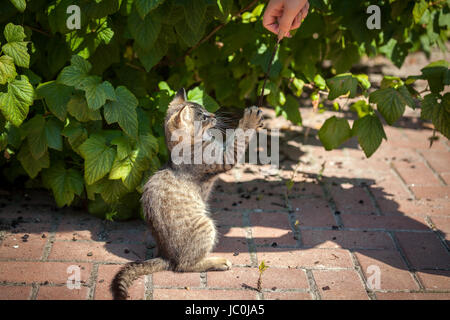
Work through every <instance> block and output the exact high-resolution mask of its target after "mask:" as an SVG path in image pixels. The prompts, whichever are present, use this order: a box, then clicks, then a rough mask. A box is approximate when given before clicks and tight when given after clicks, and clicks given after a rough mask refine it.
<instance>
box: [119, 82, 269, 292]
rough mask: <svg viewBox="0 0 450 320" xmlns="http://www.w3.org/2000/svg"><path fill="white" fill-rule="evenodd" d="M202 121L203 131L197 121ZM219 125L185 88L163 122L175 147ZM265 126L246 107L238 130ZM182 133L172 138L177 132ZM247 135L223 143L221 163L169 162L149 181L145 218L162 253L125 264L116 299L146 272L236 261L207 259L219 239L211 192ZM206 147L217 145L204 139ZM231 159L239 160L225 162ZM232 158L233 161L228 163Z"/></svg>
mask: <svg viewBox="0 0 450 320" xmlns="http://www.w3.org/2000/svg"><path fill="white" fill-rule="evenodd" d="M195 121H197V123H198V122H200V123H201V128H200V130H195V129H194V122H195ZM216 125H217V119H216V117H215V115H214V114H212V113H210V112H208V111H206V110H205V109H204V108H203V107H202V106H200V105H198V104H196V103H194V102H189V101H187V99H186V93H185V91H184V89H182V90H180V91H179V92H178V93H177V94H176V96H175V98H174V99H173V101H172V102H171V103H170V105H169V108H168V110H167V114H166V118H165V122H164V126H165V135H166V144H167V147H168V149H169V151H172V149H173V148H174V146H175V145H176V144H177V143H188V144H191V145H194V143H195V141H198V140H195V138H196V136H197V135H202V136H204V135H205V134H207V133H208V130H210V129H212V128H214V127H215V126H216ZM261 125H262V113H261V110H259V109H258V108H257V107H251V108H247V109H246V110H245V112H244V116H243V118H242V119H241V120H240V122H239V126H238V128H240V129H243V130H244V131H245V130H247V129H256V128H258V127H260V126H261ZM180 130H181V132H182V133H183V134H182V136H181V137H180V138H179V140H178V141H172V140H173V139H172V135H173V134H174V132H176V131H177V132H178V133H179V132H180ZM196 131H200V132H196ZM250 139H251V136H247V138H246V139H237V138H236V137H233V139H232V140H231V144H233V148H230V147H227V146H229V144H228V143H230V141H228V143H226V144H225V145H221V148H222V150H223V161H222V164H220V163H214V164H204V163H201V164H183V163H182V164H179V165H176V164H174V163H173V162H172V161H170V160H169V164H168V165H166V167H165V168H163V169H161V170H159V171H158V172H156V173H155V174H154V175H153V176H152V177H151V178H150V179H149V180H148V182H147V183H146V184H145V187H144V192H143V194H142V198H141V202H142V206H143V211H144V216H145V219H146V221H147V223H148V225H149V227H150V229H151V232H152V235H153V237H154V239H155V241H156V244H157V248H158V257H156V258H154V259H150V260H146V261H142V262H139V261H137V262H131V263H128V264H126V265H125V266H124V267H123V268H122V269H121V270H120V271H119V272H118V273H117V275H116V276H115V278H114V280H113V282H112V285H111V290H112V293H113V296H114V299H121V300H123V299H126V298H127V291H128V288H129V286H130V285H131V284H132V283H133V281H134V280H136V279H137V278H139V277H140V276H142V275H145V274H151V273H153V272H157V271H162V270H172V271H175V272H203V271H208V270H228V269H230V268H231V262H230V261H229V260H227V259H225V258H220V257H207V255H208V254H209V253H210V252H211V251H212V249H213V247H214V245H215V243H216V240H217V238H216V227H215V224H214V221H213V220H212V219H211V218H210V217H209V212H208V204H207V200H208V196H209V194H210V191H211V189H212V187H213V184H214V181H215V180H216V178H217V176H218V174H219V173H221V172H225V171H227V170H230V169H231V168H232V167H233V166H234V164H235V163H237V162H238V160H240V159H237V157H238V154H239V153H238V152H237V150H239V149H241V150H242V148H244V150H245V148H246V147H247V145H248V142H249V140H250ZM200 143H202V145H203V146H205V145H207V144H209V143H218V142H215V141H211V140H208V139H206V141H205V139H203V140H202V141H201V142H200ZM226 157H228V159H229V158H230V157H231V158H233V159H234V162H233V163H234V164H229V163H227V162H226V161H225V159H226ZM228 162H229V161H228Z"/></svg>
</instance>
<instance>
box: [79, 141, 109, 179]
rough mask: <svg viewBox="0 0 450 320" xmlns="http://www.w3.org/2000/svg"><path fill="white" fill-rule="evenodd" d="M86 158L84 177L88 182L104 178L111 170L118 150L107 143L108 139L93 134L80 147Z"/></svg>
mask: <svg viewBox="0 0 450 320" xmlns="http://www.w3.org/2000/svg"><path fill="white" fill-rule="evenodd" d="M79 150H80V153H81V155H82V157H83V158H84V160H85V162H84V178H85V180H86V183H87V184H93V183H94V182H96V181H98V180H100V179H101V178H103V177H104V176H105V175H106V174H107V173H108V172H109V171H110V170H111V167H112V164H113V161H114V159H115V157H116V150H115V149H114V148H111V147H109V146H107V145H106V139H105V138H104V137H102V136H100V135H92V136H91V137H89V138H88V139H87V140H86V141H85V142H84V143H83V144H82V145H81V146H80V147H79Z"/></svg>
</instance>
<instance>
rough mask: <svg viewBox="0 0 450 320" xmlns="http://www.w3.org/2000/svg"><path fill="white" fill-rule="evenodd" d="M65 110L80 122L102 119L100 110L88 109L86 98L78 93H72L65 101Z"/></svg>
mask: <svg viewBox="0 0 450 320" xmlns="http://www.w3.org/2000/svg"><path fill="white" fill-rule="evenodd" d="M67 111H68V112H69V113H70V114H71V115H72V116H74V117H75V119H77V120H78V121H80V122H87V121H90V120H102V115H101V114H100V110H92V109H90V108H89V107H88V105H87V101H86V99H85V98H84V97H83V96H80V95H78V94H75V95H73V96H72V97H71V98H70V100H69V102H67Z"/></svg>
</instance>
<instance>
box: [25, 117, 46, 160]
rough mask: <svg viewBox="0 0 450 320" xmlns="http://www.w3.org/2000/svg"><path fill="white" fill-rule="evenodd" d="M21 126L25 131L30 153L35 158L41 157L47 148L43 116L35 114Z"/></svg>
mask: <svg viewBox="0 0 450 320" xmlns="http://www.w3.org/2000/svg"><path fill="white" fill-rule="evenodd" d="M22 128H23V130H24V132H25V133H26V136H27V142H28V146H29V149H30V153H31V155H32V156H33V158H34V159H36V160H37V159H39V158H41V157H42V155H43V154H44V153H45V152H47V148H48V144H47V137H46V134H45V119H44V117H42V115H40V114H37V115H35V116H34V117H33V118H31V119H30V120H28V121H27V122H26V123H24V124H23V126H22Z"/></svg>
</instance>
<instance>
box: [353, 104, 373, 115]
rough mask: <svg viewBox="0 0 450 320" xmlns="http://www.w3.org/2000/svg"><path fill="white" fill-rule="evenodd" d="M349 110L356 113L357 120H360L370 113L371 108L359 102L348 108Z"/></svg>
mask: <svg viewBox="0 0 450 320" xmlns="http://www.w3.org/2000/svg"><path fill="white" fill-rule="evenodd" d="M350 109H351V110H353V111H356V112H357V113H358V118H362V117H364V116H366V115H368V114H369V113H371V111H372V108H371V107H370V105H368V104H367V103H366V101H364V100H359V101H357V102H355V103H354V104H352V105H351V106H350Z"/></svg>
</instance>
